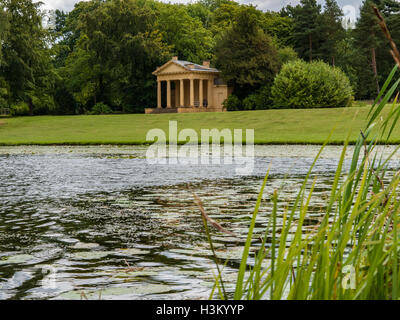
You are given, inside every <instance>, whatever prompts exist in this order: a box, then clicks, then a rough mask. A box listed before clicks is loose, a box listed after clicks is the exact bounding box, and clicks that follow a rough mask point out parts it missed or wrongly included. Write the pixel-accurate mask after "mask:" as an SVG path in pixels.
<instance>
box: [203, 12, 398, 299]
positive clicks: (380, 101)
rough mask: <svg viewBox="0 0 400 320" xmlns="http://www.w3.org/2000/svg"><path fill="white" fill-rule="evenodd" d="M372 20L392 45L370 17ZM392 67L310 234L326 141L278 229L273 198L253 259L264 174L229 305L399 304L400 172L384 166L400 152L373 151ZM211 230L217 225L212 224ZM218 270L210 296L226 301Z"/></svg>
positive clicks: (386, 130)
mask: <svg viewBox="0 0 400 320" xmlns="http://www.w3.org/2000/svg"><path fill="white" fill-rule="evenodd" d="M376 14H377V16H378V18H379V21H380V25H381V27H382V29H383V30H384V32H385V35H386V36H387V37H388V39H389V41H391V42H393V41H392V40H391V37H390V33H389V31H388V30H387V27H386V25H385V23H384V21H383V19H382V17H381V16H380V14H379V12H378V11H377V10H376ZM391 47H392V55H393V56H394V57H395V58H396V59H395V60H396V63H398V62H399V61H400V54H399V52H398V51H397V48H396V46H395V45H394V43H391ZM398 67H399V68H400V64H398V65H396V66H395V67H394V68H393V70H392V72H391V73H390V75H389V77H388V78H387V80H386V82H385V84H384V86H383V87H382V89H381V92H380V93H379V95H378V97H377V99H376V100H375V102H374V104H373V106H372V108H371V110H370V111H369V114H368V121H367V125H366V127H365V129H364V130H363V131H361V132H360V135H359V137H358V140H357V143H356V146H355V148H354V152H353V156H352V160H351V164H350V169H349V170H348V172H346V173H345V172H344V167H343V165H344V159H345V154H346V150H347V147H348V142H349V139H347V140H346V142H345V143H344V146H343V149H342V153H341V157H340V159H339V161H338V164H337V169H336V173H335V176H334V179H333V181H332V184H331V191H330V196H329V197H328V199H327V200H326V207H325V209H324V210H325V214H324V217H323V218H322V219H321V221H320V222H319V224H318V225H317V226H316V227H315V228H314V229H313V230H310V229H307V230H305V229H304V228H303V225H304V222H305V219H306V218H307V217H308V215H309V214H310V213H311V212H310V208H309V205H310V202H311V199H312V197H313V191H314V188H315V187H316V180H315V179H314V180H313V181H311V177H312V170H313V168H314V166H315V164H316V162H317V161H318V159H319V157H320V155H321V152H322V150H323V149H324V148H325V146H326V144H327V143H328V142H329V138H330V137H328V139H327V140H326V142H325V144H324V145H323V146H322V147H321V149H320V151H319V153H318V155H317V156H316V158H315V159H314V162H313V164H312V165H311V167H310V169H309V171H308V173H307V175H306V177H305V178H304V181H303V183H302V186H301V188H300V190H299V191H298V193H297V197H296V198H295V200H294V201H293V202H292V203H290V205H289V206H286V207H284V208H282V211H283V212H284V217H283V221H282V223H280V224H279V226H278V223H277V212H278V207H279V206H280V203H281V202H280V201H279V200H280V193H279V190H275V192H274V193H273V195H272V199H271V201H272V211H271V212H270V215H269V222H268V227H267V228H266V230H265V233H264V235H263V237H262V241H261V243H260V244H259V248H258V250H257V252H256V254H255V256H254V258H253V257H252V256H250V247H251V245H252V240H253V233H254V232H253V231H254V227H255V224H256V220H257V215H258V211H259V208H260V205H261V200H262V197H263V194H264V189H265V186H266V185H267V182H268V174H267V175H266V177H265V179H264V181H263V184H262V187H261V190H260V192H259V195H258V199H257V203H256V206H255V209H254V212H253V215H252V219H251V222H250V226H249V231H248V235H247V240H246V244H245V247H244V250H243V256H242V259H241V263H240V268H239V271H238V276H237V280H236V288H235V292H234V296H233V298H234V299H237V300H239V299H254V300H256V299H299V300H308V299H321V300H336V299H394V300H397V299H399V297H400V277H399V274H400V262H399V246H400V244H399V238H400V234H399V229H400V224H399V223H400V198H399V194H398V187H399V184H400V172H395V173H393V172H392V171H389V170H388V164H389V161H390V159H391V158H392V156H393V155H394V154H395V152H397V151H398V149H399V148H400V146H399V147H397V148H396V149H395V151H394V152H393V153H392V154H391V155H389V156H388V157H384V156H383V153H382V154H381V153H379V151H378V150H376V144H377V142H378V141H388V140H389V138H390V136H391V135H392V133H393V129H394V127H395V125H396V124H397V121H398V120H399V117H400V105H398V104H397V100H398V93H397V95H396V96H395V98H394V100H393V103H392V106H391V109H390V112H388V113H384V112H383V109H384V107H385V105H386V104H387V103H388V102H389V101H390V99H392V98H393V96H394V95H395V92H396V91H397V90H398V86H399V84H400V79H398V80H396V81H394V80H395V75H396V72H397V69H398ZM202 216H203V221H204V224H205V226H206V234H207V237H208V240H209V242H210V244H211V245H212V238H211V234H210V230H209V229H208V226H207V225H208V223H209V222H210V221H208V220H207V216H206V215H205V214H204V213H203V212H202ZM213 224H214V226H216V225H215V221H214V223H213ZM217 227H218V226H217ZM278 227H279V233H278V231H277V230H278ZM220 231H223V230H220ZM215 257H216V256H215ZM250 258H252V259H251V260H252V261H251V263H249V262H250ZM216 262H217V263H218V262H219V261H218V260H217V259H216ZM218 270H219V274H218V275H216V281H215V288H214V289H215V290H218V292H219V297H220V298H221V299H227V298H228V295H227V293H226V291H225V288H224V286H223V283H224V282H223V271H222V272H221V270H220V269H218ZM213 293H214V291H213V292H212V294H213Z"/></svg>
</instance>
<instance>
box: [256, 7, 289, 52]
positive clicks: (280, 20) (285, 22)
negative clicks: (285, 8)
mask: <svg viewBox="0 0 400 320" xmlns="http://www.w3.org/2000/svg"><path fill="white" fill-rule="evenodd" d="M261 27H262V29H263V30H264V31H265V32H266V33H267V34H269V35H270V36H272V37H274V38H275V40H276V42H277V43H278V44H279V45H280V46H291V45H292V44H293V19H292V18H290V17H288V16H281V15H280V14H279V13H277V12H270V11H268V12H265V13H264V19H263V21H262V26H261Z"/></svg>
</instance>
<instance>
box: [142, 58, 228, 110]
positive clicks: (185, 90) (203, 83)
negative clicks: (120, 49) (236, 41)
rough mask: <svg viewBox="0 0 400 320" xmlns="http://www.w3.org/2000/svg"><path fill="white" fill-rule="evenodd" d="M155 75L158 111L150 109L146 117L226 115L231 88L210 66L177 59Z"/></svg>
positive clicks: (159, 69)
mask: <svg viewBox="0 0 400 320" xmlns="http://www.w3.org/2000/svg"><path fill="white" fill-rule="evenodd" d="M153 74H154V75H156V76H157V108H156V109H151V108H146V113H155V112H156V110H158V111H157V113H164V112H168V113H170V112H205V111H224V107H223V105H222V103H223V101H224V100H225V99H226V98H227V97H228V94H229V93H228V87H227V86H226V85H225V84H223V83H221V80H220V79H219V71H218V70H217V69H214V68H210V66H209V63H208V62H204V63H203V65H197V64H194V63H191V62H187V61H180V60H178V59H177V57H174V58H173V59H172V60H170V61H169V62H167V63H166V64H165V65H163V66H162V67H160V68H157V70H156V71H155V72H153ZM216 79H217V80H218V81H216ZM218 83H219V84H218ZM216 97H217V98H216Z"/></svg>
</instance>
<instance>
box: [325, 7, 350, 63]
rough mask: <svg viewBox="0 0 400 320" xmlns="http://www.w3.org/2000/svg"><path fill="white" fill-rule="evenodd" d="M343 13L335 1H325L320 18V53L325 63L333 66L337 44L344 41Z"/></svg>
mask: <svg viewBox="0 0 400 320" xmlns="http://www.w3.org/2000/svg"><path fill="white" fill-rule="evenodd" d="M342 19H343V12H342V10H341V9H340V8H339V6H338V4H337V2H336V0H325V6H324V12H323V13H322V16H321V22H322V23H321V29H322V30H321V33H322V37H323V42H322V44H321V52H322V55H323V58H324V60H325V61H326V62H329V63H331V64H332V65H333V66H334V65H335V61H336V56H337V46H338V43H339V42H340V41H341V40H343V39H344V37H345V30H344V28H343V26H342Z"/></svg>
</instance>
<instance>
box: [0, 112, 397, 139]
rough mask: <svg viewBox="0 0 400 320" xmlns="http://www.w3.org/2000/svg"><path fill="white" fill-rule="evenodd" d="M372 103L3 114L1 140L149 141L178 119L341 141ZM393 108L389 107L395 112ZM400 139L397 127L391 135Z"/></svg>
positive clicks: (263, 134) (182, 124) (181, 123)
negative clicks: (177, 111)
mask: <svg viewBox="0 0 400 320" xmlns="http://www.w3.org/2000/svg"><path fill="white" fill-rule="evenodd" d="M369 110H370V108H369V107H365V106H363V107H353V108H345V109H343V108H332V109H291V110H260V111H240V112H225V113H196V114H161V115H145V114H124V115H97V116H95V115H79V116H36V117H16V118H8V119H2V120H1V122H2V123H3V125H1V126H0V145H33V144H35V145H36V144H37V145H54V144H59V145H74V144H78V145H91V144H93V145H98V144H121V145H122V144H132V145H135V144H136V145H140V144H145V143H146V142H147V141H146V134H147V132H148V131H149V130H150V129H154V128H160V129H163V130H165V132H167V133H168V126H169V121H170V120H176V121H178V130H181V129H184V128H192V129H194V130H196V131H197V132H198V133H199V132H200V130H201V129H207V128H209V129H212V128H217V129H223V128H228V129H254V130H255V143H256V144H321V143H323V142H324V141H325V139H326V138H327V137H328V135H329V133H330V132H331V130H332V129H333V128H334V127H335V131H334V133H333V136H332V138H331V140H330V143H332V144H340V143H341V142H343V141H344V139H345V138H346V137H347V135H348V133H349V130H350V128H351V134H350V137H351V140H352V142H354V141H355V140H356V138H357V136H358V134H359V132H360V129H362V128H364V127H365V119H366V118H367V113H368V111H369ZM389 110H390V108H389V107H387V108H386V112H389ZM390 143H392V144H398V143H400V129H399V128H398V127H397V128H396V129H395V132H394V134H393V135H392V138H391V140H390Z"/></svg>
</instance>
